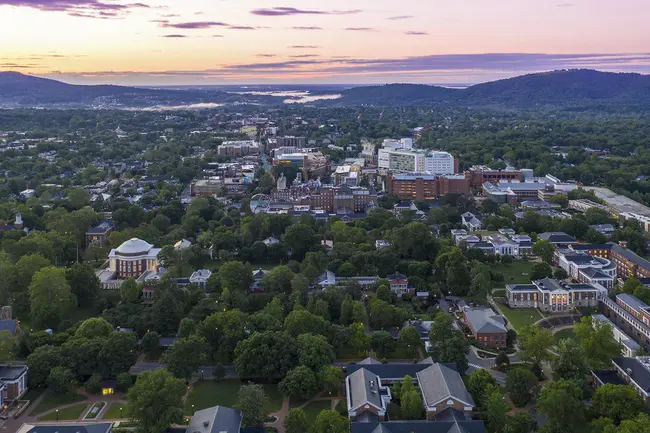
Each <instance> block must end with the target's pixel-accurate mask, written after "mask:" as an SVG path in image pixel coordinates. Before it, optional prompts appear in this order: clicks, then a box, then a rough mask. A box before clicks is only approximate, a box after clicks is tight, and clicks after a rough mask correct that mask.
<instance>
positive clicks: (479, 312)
mask: <svg viewBox="0 0 650 433" xmlns="http://www.w3.org/2000/svg"><path fill="white" fill-rule="evenodd" d="M465 317H466V318H467V321H468V322H469V323H470V324H471V327H472V329H474V331H476V332H478V333H496V332H508V330H507V329H506V325H505V320H504V319H503V317H501V316H499V315H498V314H496V313H495V312H494V311H492V310H491V309H489V308H481V309H473V308H466V309H465Z"/></svg>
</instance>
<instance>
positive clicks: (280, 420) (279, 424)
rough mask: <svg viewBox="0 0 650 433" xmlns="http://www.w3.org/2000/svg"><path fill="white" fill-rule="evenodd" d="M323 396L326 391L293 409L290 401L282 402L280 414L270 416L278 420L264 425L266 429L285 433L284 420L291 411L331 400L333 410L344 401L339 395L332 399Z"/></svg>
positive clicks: (286, 399)
mask: <svg viewBox="0 0 650 433" xmlns="http://www.w3.org/2000/svg"><path fill="white" fill-rule="evenodd" d="M323 394H325V391H321V392H320V393H318V394H316V395H315V396H314V397H312V398H311V399H309V400H307V401H306V402H304V403H302V404H301V405H299V406H296V407H293V408H292V407H291V406H290V402H289V399H288V398H285V399H284V400H283V401H282V408H281V409H280V410H279V411H278V412H274V413H271V414H269V415H270V416H274V417H276V418H277V419H276V420H275V421H274V422H272V423H266V424H264V425H265V426H266V427H273V428H276V429H277V430H278V433H284V420H285V418H286V417H287V415H289V412H290V411H291V409H295V408H298V409H304V408H305V407H307V406H309V405H310V404H311V403H313V402H315V401H327V400H329V401H331V402H332V405H331V407H330V409H332V410H333V409H334V408H335V407H336V404H337V403H338V402H339V401H340V400H342V399H341V398H340V397H339V396H338V395H337V396H336V397H331V396H327V397H323Z"/></svg>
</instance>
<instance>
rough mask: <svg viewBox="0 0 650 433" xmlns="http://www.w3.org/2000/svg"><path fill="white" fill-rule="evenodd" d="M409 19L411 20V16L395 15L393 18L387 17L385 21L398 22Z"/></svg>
mask: <svg viewBox="0 0 650 433" xmlns="http://www.w3.org/2000/svg"><path fill="white" fill-rule="evenodd" d="M409 18H413V15H397V16H394V17H388V18H387V19H389V20H391V21H398V20H408V19H409Z"/></svg>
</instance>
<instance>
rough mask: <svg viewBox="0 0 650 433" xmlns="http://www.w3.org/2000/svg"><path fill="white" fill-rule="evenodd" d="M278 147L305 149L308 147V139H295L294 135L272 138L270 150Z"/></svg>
mask: <svg viewBox="0 0 650 433" xmlns="http://www.w3.org/2000/svg"><path fill="white" fill-rule="evenodd" d="M277 147H297V148H299V149H303V148H305V147H307V138H305V137H295V136H293V135H287V136H284V137H275V138H270V139H269V146H268V148H269V149H275V148H277Z"/></svg>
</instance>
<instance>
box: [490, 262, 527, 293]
mask: <svg viewBox="0 0 650 433" xmlns="http://www.w3.org/2000/svg"><path fill="white" fill-rule="evenodd" d="M535 265H536V262H520V261H515V262H512V263H510V264H509V265H505V264H503V263H499V264H498V265H494V266H492V269H491V271H492V272H495V273H496V272H499V273H502V274H503V277H504V281H503V283H495V286H497V287H499V286H500V287H505V285H506V284H527V283H530V275H531V273H532V271H533V266H535Z"/></svg>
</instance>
